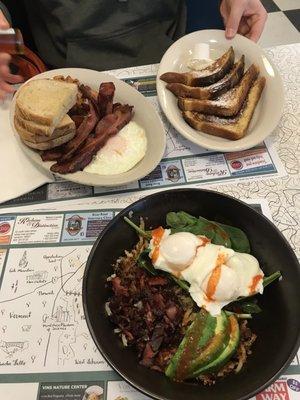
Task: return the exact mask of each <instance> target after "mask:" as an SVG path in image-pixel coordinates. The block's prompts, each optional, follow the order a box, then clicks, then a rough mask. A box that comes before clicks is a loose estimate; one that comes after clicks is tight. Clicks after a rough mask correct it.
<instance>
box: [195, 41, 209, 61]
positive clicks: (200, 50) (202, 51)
mask: <svg viewBox="0 0 300 400" xmlns="http://www.w3.org/2000/svg"><path fill="white" fill-rule="evenodd" d="M193 59H194V60H209V44H207V43H197V44H195V47H194V51H193Z"/></svg>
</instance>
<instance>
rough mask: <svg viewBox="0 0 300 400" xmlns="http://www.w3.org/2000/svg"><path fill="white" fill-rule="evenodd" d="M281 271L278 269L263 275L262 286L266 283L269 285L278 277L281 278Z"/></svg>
mask: <svg viewBox="0 0 300 400" xmlns="http://www.w3.org/2000/svg"><path fill="white" fill-rule="evenodd" d="M281 276H282V275H281V272H280V271H276V272H274V273H273V274H272V275H270V276H265V277H264V280H263V286H264V288H265V287H266V286H268V285H270V283H272V282H274V281H276V279H280V278H281Z"/></svg>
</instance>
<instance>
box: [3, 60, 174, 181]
mask: <svg viewBox="0 0 300 400" xmlns="http://www.w3.org/2000/svg"><path fill="white" fill-rule="evenodd" d="M76 71H80V72H81V73H85V72H86V73H90V72H92V73H97V74H99V75H100V79H99V82H100V81H101V79H102V78H101V76H102V77H103V79H111V80H115V81H118V82H121V84H122V85H123V84H124V85H127V87H129V88H130V89H131V90H133V91H135V93H136V94H137V96H142V98H143V99H144V100H146V99H145V97H144V96H143V95H142V94H141V93H140V92H138V91H137V90H135V89H134V88H132V87H131V86H130V85H129V84H128V83H126V82H124V81H123V80H122V79H120V78H118V77H116V76H115V75H113V74H111V73H110V71H109V72H106V71H104V72H102V71H97V70H93V69H89V68H76V67H71V68H68V67H66V68H57V69H53V70H49V71H45V72H42V73H41V74H38V75H35V76H34V77H32V78H30V79H28V80H27V81H26V82H24V83H23V84H22V85H21V86H20V87H19V88H18V90H19V89H20V88H21V87H22V86H24V85H26V84H27V83H28V82H30V81H32V80H36V79H43V78H47V77H49V78H50V77H51V76H52V77H53V76H55V75H63V74H64V75H66V74H69V75H71V74H72V72H75V73H76ZM105 77H107V78H105ZM17 92H18V91H17ZM17 92H16V93H17ZM16 93H15V94H14V97H13V99H12V101H11V103H10V105H9V122H10V127H11V129H12V132H13V134H14V136H15V138H16V140H17V143H18V146H19V147H20V148H21V149H22V151H23V152H24V153H25V154H26V156H27V157H28V158H29V160H30V162H31V163H32V164H33V165H35V167H36V168H38V169H39V170H42V171H43V172H44V173H46V174H48V176H49V175H55V176H58V177H60V178H62V179H64V180H66V181H71V182H74V183H77V184H80V185H85V186H94V187H116V186H122V185H128V184H130V183H133V182H137V181H138V180H140V179H142V178H143V177H145V176H147V175H148V174H150V173H151V172H152V171H153V170H154V168H155V167H156V166H157V165H158V164H159V163H160V162H161V160H162V158H163V155H164V152H165V148H166V142H167V138H166V132H165V128H164V125H163V122H162V120H161V118H160V116H159V114H158V112H157V111H156V109H155V107H154V106H153V104H151V102H150V101H148V103H147V106H148V107H149V109H151V111H152V115H153V117H154V116H155V118H156V120H157V124H158V125H160V130H159V131H160V132H161V133H160V137H161V142H162V146H161V147H160V148H159V149H158V150H157V156H156V160H158V159H159V161H158V162H156V161H155V165H154V163H151V166H150V165H149V167H148V168H147V169H146V173H145V174H144V173H143V174H142V175H141V174H137V175H138V176H139V177H137V176H133V177H132V178H127V179H125V180H124V179H123V180H122V179H120V178H119V179H118V182H111V181H110V179H109V178H112V180H114V179H117V178H116V177H120V176H121V175H122V174H115V175H100V174H92V173H88V172H85V174H88V175H87V177H84V178H83V179H82V178H81V173H82V172H83V171H77V172H74V173H72V174H65V175H62V174H59V173H55V172H52V171H50V166H51V165H52V164H53V162H50V161H48V162H47V161H39V160H38V159H37V158H36V157H34V155H35V154H38V152H36V151H35V150H34V149H31V148H29V147H28V146H26V145H25V144H24V143H23V142H22V140H21V139H20V137H19V135H18V134H17V132H16V129H15V127H14V125H13V118H14V112H15V101H16V97H15V95H16ZM148 107H147V109H148ZM149 136H150V135H149ZM141 161H142V160H141ZM141 161H140V162H141ZM138 164H139V163H137V164H136V165H138ZM136 165H135V166H134V167H132V169H131V170H129V171H126V172H124V174H126V173H129V172H131V171H133V170H134V168H135V167H136ZM78 175H79V176H78ZM89 176H93V177H94V176H95V177H97V181H98V180H99V178H100V179H101V177H102V176H104V177H105V178H106V179H107V182H105V183H101V182H99V183H98V182H97V183H96V182H93V181H89V180H88V177H89Z"/></svg>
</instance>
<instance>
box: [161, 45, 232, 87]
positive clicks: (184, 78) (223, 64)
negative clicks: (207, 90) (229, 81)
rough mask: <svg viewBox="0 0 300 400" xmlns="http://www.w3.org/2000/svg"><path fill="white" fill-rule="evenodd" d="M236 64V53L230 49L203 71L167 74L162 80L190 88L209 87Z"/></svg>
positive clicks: (162, 76) (163, 75)
mask: <svg viewBox="0 0 300 400" xmlns="http://www.w3.org/2000/svg"><path fill="white" fill-rule="evenodd" d="M233 64H234V51H233V48H232V47H230V48H229V50H227V51H226V53H224V54H223V55H222V56H221V57H220V58H218V59H217V60H216V61H215V62H213V63H212V64H211V65H209V66H208V67H206V68H204V69H202V70H201V71H193V72H183V73H180V72H166V73H165V74H162V75H161V76H160V79H161V80H163V81H165V82H167V83H183V84H184V85H188V86H207V85H211V84H212V83H215V82H217V81H219V80H220V79H222V78H223V77H224V76H225V75H226V74H227V72H228V71H230V69H231V68H232V66H233Z"/></svg>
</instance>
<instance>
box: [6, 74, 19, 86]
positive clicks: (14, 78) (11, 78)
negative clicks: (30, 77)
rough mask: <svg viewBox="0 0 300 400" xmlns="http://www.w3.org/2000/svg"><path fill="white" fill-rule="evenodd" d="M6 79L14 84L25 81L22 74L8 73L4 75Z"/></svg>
mask: <svg viewBox="0 0 300 400" xmlns="http://www.w3.org/2000/svg"><path fill="white" fill-rule="evenodd" d="M4 80H5V81H6V82H8V83H12V84H14V85H15V84H17V83H22V82H24V78H23V76H21V75H14V74H11V73H8V74H6V75H5V76H4Z"/></svg>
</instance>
